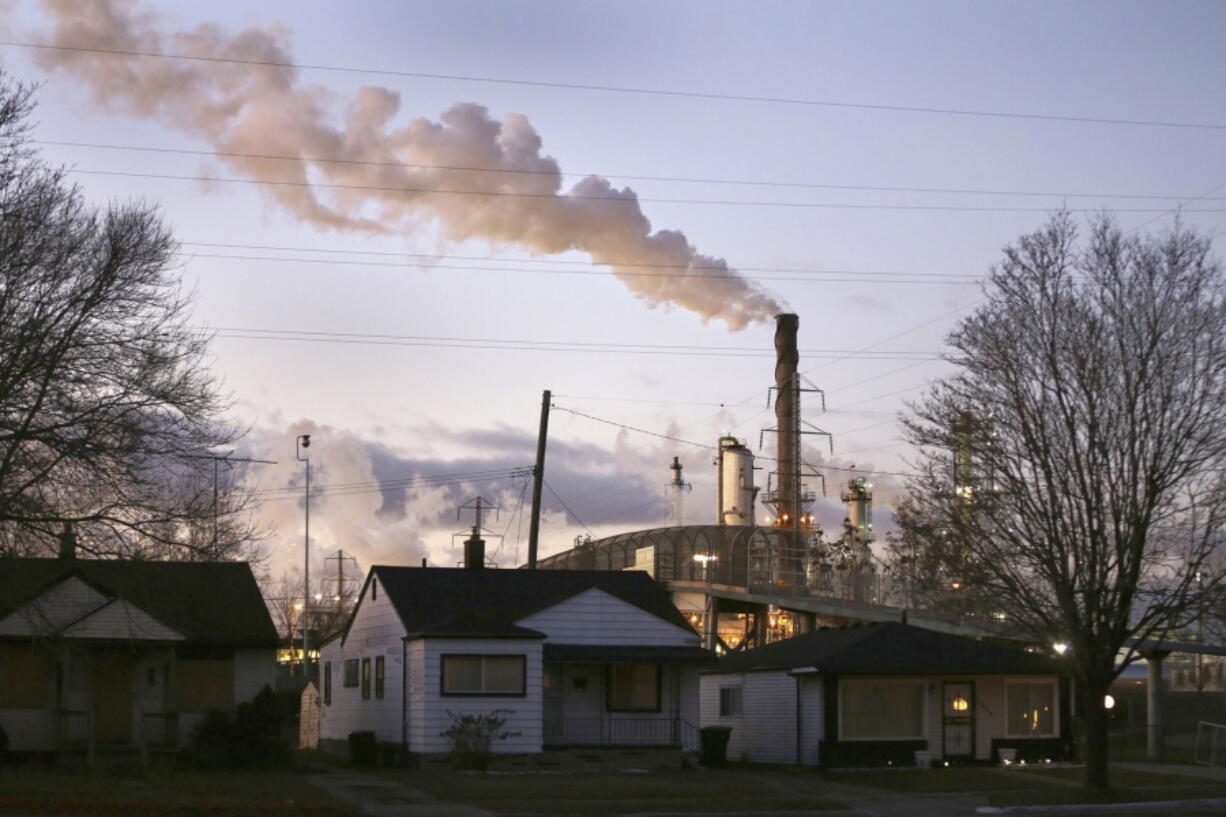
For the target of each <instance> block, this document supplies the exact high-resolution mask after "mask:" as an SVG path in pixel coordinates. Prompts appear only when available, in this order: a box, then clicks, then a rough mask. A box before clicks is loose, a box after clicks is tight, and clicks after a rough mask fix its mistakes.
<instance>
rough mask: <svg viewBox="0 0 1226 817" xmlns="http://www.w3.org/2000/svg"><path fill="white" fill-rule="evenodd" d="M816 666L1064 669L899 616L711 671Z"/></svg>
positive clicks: (989, 671)
mask: <svg viewBox="0 0 1226 817" xmlns="http://www.w3.org/2000/svg"><path fill="white" fill-rule="evenodd" d="M800 667H814V668H816V669H817V670H818V671H819V672H822V673H825V674H828V675H926V674H940V675H1014V674H1018V675H1029V674H1039V673H1044V674H1048V673H1065V672H1068V668H1067V667H1066V666H1065V665H1064V664H1062V663H1061V662H1060V661H1057V660H1056V659H1054V658H1050V657H1048V656H1044V655H1037V654H1035V653H1031V652H1026V651H1025V650H1021V649H1016V648H1014V647H1002V646H1000V645H997V644H992V643H990V642H987V641H978V640H976V639H973V638H966V637H964V636H957V635H948V634H946V633H938V632H935V631H933V630H925V629H924V628H922V627H913V626H911V625H908V624H900V623H897V622H880V623H874V624H863V625H856V626H851V627H841V628H837V629H834V628H829V629H821V630H815V631H814V632H811V633H806V634H804V635H798V636H794V637H793V638H788V639H785V640H783V641H776V642H775V643H773V644H767V645H765V646H763V647H758V648H756V649H752V650H746V651H744V652H736V653H730V654H728V655H726V656H724V657H723V658H721V659H720V661H719V664H718V665H717V666H716V667H715V668H714V669H713V670H712V672H743V671H746V670H767V669H788V670H790V669H796V668H800Z"/></svg>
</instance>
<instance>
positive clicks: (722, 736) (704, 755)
mask: <svg viewBox="0 0 1226 817" xmlns="http://www.w3.org/2000/svg"><path fill="white" fill-rule="evenodd" d="M698 733H699V737H700V739H701V741H702V749H701V751H699V753H698V762H699V763H701V764H702V765H703V766H707V767H710V768H723V767H724V766H727V765H728V738H729V737H730V736H731V735H732V727H731V726H704V727H702V729H699V730H698Z"/></svg>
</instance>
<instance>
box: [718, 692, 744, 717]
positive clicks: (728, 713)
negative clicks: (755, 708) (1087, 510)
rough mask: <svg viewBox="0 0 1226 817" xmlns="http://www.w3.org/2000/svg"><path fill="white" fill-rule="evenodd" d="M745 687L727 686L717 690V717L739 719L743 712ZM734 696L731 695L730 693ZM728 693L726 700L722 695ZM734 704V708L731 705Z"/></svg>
mask: <svg viewBox="0 0 1226 817" xmlns="http://www.w3.org/2000/svg"><path fill="white" fill-rule="evenodd" d="M744 689H745V687H744V686H743V685H741V684H729V685H727V686H721V687H720V688H719V716H720V717H721V718H739V717H741V715H742V713H743V712H744V711H745V710H744V706H745V693H744ZM733 692H735V693H736V694H735V695H733V694H732V693H733ZM725 693H728V697H727V699H725V697H724V694H725ZM734 703H735V706H733V705H732V704H734Z"/></svg>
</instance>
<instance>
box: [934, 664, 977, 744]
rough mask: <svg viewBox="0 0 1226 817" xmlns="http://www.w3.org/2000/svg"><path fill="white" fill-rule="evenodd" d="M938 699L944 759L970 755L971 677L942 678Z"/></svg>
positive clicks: (972, 730) (972, 722)
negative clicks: (959, 678)
mask: <svg viewBox="0 0 1226 817" xmlns="http://www.w3.org/2000/svg"><path fill="white" fill-rule="evenodd" d="M942 699H943V701H944V703H943V704H942V718H941V720H942V733H943V744H942V748H943V750H944V751H943V755H944V757H945V759H946V760H950V759H954V760H957V759H966V760H970V759H973V758H974V756H975V684H974V683H973V682H971V681H946V682H945V685H944V695H942Z"/></svg>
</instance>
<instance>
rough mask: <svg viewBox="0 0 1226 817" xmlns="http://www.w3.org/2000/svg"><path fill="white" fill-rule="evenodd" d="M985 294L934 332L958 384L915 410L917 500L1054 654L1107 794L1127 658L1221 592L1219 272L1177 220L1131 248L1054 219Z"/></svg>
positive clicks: (1223, 390) (1223, 345) (1225, 304)
mask: <svg viewBox="0 0 1226 817" xmlns="http://www.w3.org/2000/svg"><path fill="white" fill-rule="evenodd" d="M986 295H987V297H986V301H985V302H984V303H983V305H982V306H980V307H979V308H978V309H977V310H976V311H975V313H974V314H972V315H970V316H969V317H967V318H965V319H964V320H963V321H962V322H961V323H960V325H959V326H958V327H957V328H956V329H955V330H954V332H953V333H952V334H951V335H950V337H949V339H948V341H949V344H950V345H951V346H952V347H953V349H954V353H953V354H952V356H951V360H952V362H953V363H955V364H957V366H958V367H959V371H958V372H957V373H955V374H954V375H952V376H950V377H948V378H946V379H944V380H943V381H941V382H939V383H937V384H936V385H934V386H933V387H932V388H931V389H930V391H929V392H928V394H927V395H926V396H925V397H923V398H922V399H920V400H919V401H917V403H916V404H914V405H913V406H912V407H911V408H912V411H913V416H912V417H910V418H909V419H908V420H907V427H908V431H909V436H910V439H911V440H912V441H913V442H915V443H917V444H918V445H920V446H921V447H922V448H921V450H922V452H923V455H922V462H921V466H922V472H923V476H922V477H921V478H918V479H916V480H914V482H913V484H912V486H911V489H912V493H913V496H914V498H915V502H916V507H917V509H918V511H919V513H920V514H921V516H922V517H924V518H926V519H928V520H933V521H936V522H938V523H939V525H940V528H941V532H942V535H943V536H947V537H948V538H949V541H950V542H951V543H953V545H954V546H956V547H957V548H959V549H960V551H961V552H962V553H963V554H964V557H965V563H966V564H967V565H968V566H969V568H970V569H973V570H974V571H975V577H974V579H975V581H979V582H982V583H983V584H984V587H985V589H986V590H987V591H989V592H990V593H991V594H993V595H994V596H995V597H996V598H997V599H999V601H1000V603H1001V605H1002V608H1003V610H1004V611H1005V612H1006V614H1007V615H1008V617H1009V621H1010V623H1011V624H1012V625H1014V626H1015V627H1016V628H1017V629H1018V631H1019V632H1020V633H1022V634H1025V635H1026V636H1028V637H1030V638H1033V639H1035V640H1036V641H1037V642H1040V643H1052V642H1057V641H1059V642H1064V643H1066V644H1068V646H1069V658H1070V661H1071V667H1072V670H1073V672H1074V675H1075V677H1076V680H1077V682H1078V688H1079V690H1080V692H1081V707H1080V711H1081V713H1082V714H1083V715H1084V718H1085V720H1084V724H1085V734H1086V737H1087V743H1086V761H1087V771H1086V784H1087V786H1090V787H1093V788H1103V787H1105V786H1106V785H1107V758H1106V737H1107V731H1106V730H1107V722H1106V713H1105V711H1104V708H1103V700H1104V696H1105V694H1106V692H1107V687H1108V685H1109V684H1110V682H1111V681H1112V680H1113V679H1114V678H1115V676H1116V675H1117V673H1118V671H1119V668H1120V667H1121V666H1122V665H1123V664H1122V663H1121V658H1122V659H1123V661H1124V662H1127V661H1128V660H1130V659H1131V658H1133V657H1134V656H1135V655H1136V653H1135V650H1136V649H1137V647H1136V646H1135V645H1136V644H1137V642H1138V641H1142V640H1145V639H1156V638H1161V637H1163V636H1165V635H1166V634H1167V633H1169V632H1171V631H1173V630H1175V629H1177V628H1179V627H1183V626H1186V625H1187V624H1188V623H1189V622H1190V621H1191V620H1192V619H1194V618H1195V617H1196V614H1197V611H1198V610H1199V609H1200V608H1199V604H1200V603H1201V602H1202V601H1203V599H1199V598H1198V594H1200V593H1202V592H1203V594H1205V595H1206V596H1212V595H1215V594H1217V593H1218V592H1219V590H1220V588H1221V586H1222V576H1223V573H1222V569H1221V568H1222V566H1221V565H1220V564H1219V563H1217V562H1215V560H1213V559H1212V558H1210V557H1211V555H1212V553H1213V550H1214V544H1215V541H1216V540H1215V533H1216V532H1218V531H1220V530H1221V528H1222V525H1223V522H1224V521H1226V293H1224V283H1223V274H1222V270H1221V267H1220V265H1219V264H1218V263H1217V262H1216V260H1215V259H1214V258H1213V257H1212V256H1211V255H1210V253H1209V242H1208V241H1207V240H1205V239H1204V238H1201V237H1198V236H1197V235H1195V234H1194V233H1192V232H1189V231H1187V230H1185V229H1183V228H1182V227H1181V226H1179V225H1178V224H1177V225H1176V226H1175V228H1173V229H1172V230H1170V231H1168V232H1166V233H1164V234H1162V235H1159V236H1134V237H1127V236H1125V235H1124V234H1123V233H1122V232H1121V231H1120V229H1119V228H1118V227H1117V226H1116V225H1115V223H1114V222H1113V221H1112V220H1111V219H1110V218H1108V217H1106V216H1104V217H1102V218H1101V219H1098V220H1097V221H1095V222H1093V223H1092V224H1091V225H1090V229H1089V235H1088V236H1087V239H1086V241H1085V242H1084V244H1083V243H1082V242H1080V241H1079V237H1078V231H1077V228H1076V226H1075V224H1074V223H1073V221H1072V219H1071V218H1070V217H1069V216H1068V215H1067V214H1064V213H1061V214H1057V215H1055V216H1053V217H1052V219H1051V220H1050V221H1049V222H1048V223H1047V224H1046V225H1045V226H1044V227H1043V228H1041V229H1040V230H1038V231H1036V232H1035V233H1033V234H1030V235H1026V236H1023V237H1022V238H1020V239H1019V240H1018V241H1017V243H1016V244H1014V245H1012V246H1010V247H1007V248H1006V249H1005V258H1004V261H1003V262H1002V263H1001V264H1000V265H999V266H998V267H996V268H994V269H993V271H992V275H991V277H990V280H989V283H988V285H987V293H986ZM1198 576H1199V577H1200V581H1199V582H1198Z"/></svg>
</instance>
